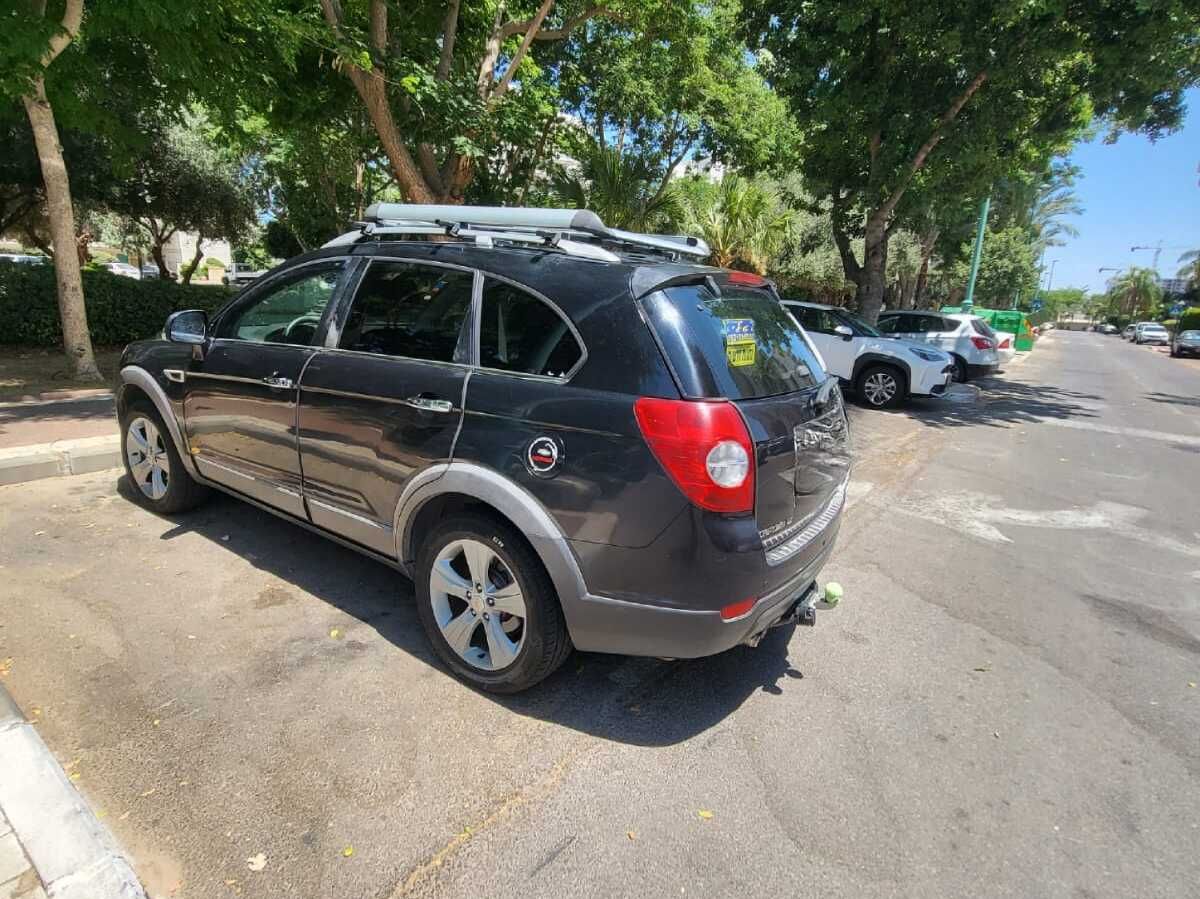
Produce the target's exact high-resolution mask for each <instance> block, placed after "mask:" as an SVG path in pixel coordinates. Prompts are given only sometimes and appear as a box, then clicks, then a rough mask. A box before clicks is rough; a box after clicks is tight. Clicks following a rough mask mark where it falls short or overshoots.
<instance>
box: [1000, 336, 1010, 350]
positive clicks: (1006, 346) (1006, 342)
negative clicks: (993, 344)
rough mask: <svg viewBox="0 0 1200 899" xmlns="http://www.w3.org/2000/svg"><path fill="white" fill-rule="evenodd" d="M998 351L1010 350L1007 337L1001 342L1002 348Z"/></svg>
mask: <svg viewBox="0 0 1200 899" xmlns="http://www.w3.org/2000/svg"><path fill="white" fill-rule="evenodd" d="M998 349H1001V350H1007V349H1008V338H1007V337H1005V338H1004V339H1003V340H1002V341H1000V346H999V347H998Z"/></svg>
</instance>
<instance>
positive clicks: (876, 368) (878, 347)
mask: <svg viewBox="0 0 1200 899" xmlns="http://www.w3.org/2000/svg"><path fill="white" fill-rule="evenodd" d="M783 305H784V306H785V307H787V309H788V311H789V312H791V313H792V315H793V316H795V318H796V320H797V321H798V322H800V326H801V327H802V328H803V329H804V332H805V334H806V335H808V339H809V341H811V342H812V344H813V346H815V347H816V349H817V352H818V353H820V355H821V358H822V360H823V361H824V363H825V370H826V371H828V372H829V373H830V374H831V375H837V376H838V378H840V379H841V380H843V381H845V382H847V383H849V384H851V385H852V386H853V387H854V390H855V391H856V392H857V393H858V396H859V398H860V399H861V400H862V401H863V402H864V403H866V404H867V405H868V406H873V407H875V408H880V409H882V408H887V407H891V406H896V405H899V404H900V403H902V402H903V401H904V400H905V398H906V397H909V396H941V395H942V394H943V393H945V392H946V387H947V386H948V385H949V383H950V378H951V375H952V373H953V371H954V363H953V362H952V361H951V359H950V357H949V355H947V354H946V353H943V352H941V351H940V350H937V349H934V348H933V347H930V346H925V345H922V344H917V343H909V342H907V341H904V340H892V339H890V338H888V337H885V336H884V335H883V334H881V333H880V332H879V331H877V330H876V329H875V328H872V327H871V326H870V325H868V324H867V323H866V322H865V321H863V320H862V319H860V318H856V317H855V316H853V315H851V314H850V313H848V312H847V311H846V310H845V309H839V308H837V307H836V306H823V305H820V304H818V303H801V302H798V301H796V300H784V301H783Z"/></svg>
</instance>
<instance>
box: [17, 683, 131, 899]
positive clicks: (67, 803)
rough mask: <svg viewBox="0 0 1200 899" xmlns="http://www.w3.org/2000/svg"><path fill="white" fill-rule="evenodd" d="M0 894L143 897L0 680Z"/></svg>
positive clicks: (63, 898)
mask: <svg viewBox="0 0 1200 899" xmlns="http://www.w3.org/2000/svg"><path fill="white" fill-rule="evenodd" d="M0 759H3V760H4V762H3V764H0V899H10V897H11V899H17V897H19V899H146V893H145V891H144V890H143V889H142V886H141V884H140V883H138V880H137V877H136V876H135V875H134V873H133V868H132V867H130V865H129V862H128V861H126V860H125V857H124V856H123V855H122V854H121V852H120V850H119V849H117V846H116V843H115V841H114V840H113V838H112V837H111V836H110V835H109V833H108V831H107V830H106V829H105V828H104V826H103V825H102V824H101V823H100V821H99V820H98V819H97V818H96V816H95V814H93V812H92V810H91V809H90V808H89V807H88V805H87V803H86V802H84V800H83V797H82V796H80V795H79V793H78V792H77V791H76V790H75V787H74V785H73V784H72V783H71V781H70V779H69V778H68V777H67V774H66V772H65V771H63V769H62V767H61V766H60V765H59V764H58V762H57V761H56V760H55V758H54V756H53V754H52V753H51V752H50V750H49V749H48V748H47V747H46V744H45V743H43V742H42V738H41V737H40V736H39V735H38V733H37V731H36V730H35V729H34V727H33V725H32V724H30V723H29V722H28V721H26V720H25V716H24V715H22V714H21V710H20V709H19V708H18V707H17V705H16V703H15V702H13V700H12V697H11V696H9V695H8V691H7V690H6V689H4V687H3V686H0Z"/></svg>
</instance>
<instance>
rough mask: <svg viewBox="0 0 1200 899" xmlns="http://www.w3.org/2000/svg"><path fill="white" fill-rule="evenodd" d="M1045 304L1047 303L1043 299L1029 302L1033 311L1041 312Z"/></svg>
mask: <svg viewBox="0 0 1200 899" xmlns="http://www.w3.org/2000/svg"><path fill="white" fill-rule="evenodd" d="M1045 305H1046V304H1045V303H1043V302H1042V301H1041V300H1034V301H1033V302H1032V303H1030V304H1029V308H1030V310H1031V311H1033V312H1041V311H1042V308H1043V307H1044V306H1045Z"/></svg>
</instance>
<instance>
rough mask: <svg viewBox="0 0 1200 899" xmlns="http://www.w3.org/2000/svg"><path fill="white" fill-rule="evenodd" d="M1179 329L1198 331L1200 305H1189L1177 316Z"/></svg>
mask: <svg viewBox="0 0 1200 899" xmlns="http://www.w3.org/2000/svg"><path fill="white" fill-rule="evenodd" d="M1178 330H1179V331H1200V306H1189V307H1188V308H1187V309H1185V310H1183V314H1182V315H1180V316H1179V324H1178Z"/></svg>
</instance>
